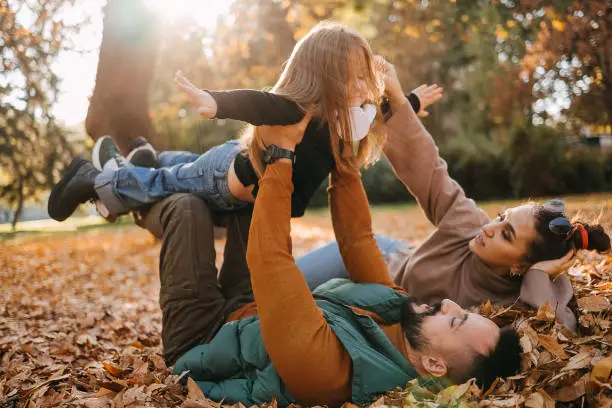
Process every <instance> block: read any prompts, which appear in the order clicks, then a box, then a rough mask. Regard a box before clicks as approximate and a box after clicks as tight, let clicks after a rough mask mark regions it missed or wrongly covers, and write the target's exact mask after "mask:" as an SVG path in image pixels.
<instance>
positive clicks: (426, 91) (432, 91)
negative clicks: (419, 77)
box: [412, 84, 444, 118]
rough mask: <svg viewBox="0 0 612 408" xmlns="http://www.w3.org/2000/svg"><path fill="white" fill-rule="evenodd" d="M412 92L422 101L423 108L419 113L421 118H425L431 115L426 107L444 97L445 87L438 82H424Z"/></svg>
mask: <svg viewBox="0 0 612 408" xmlns="http://www.w3.org/2000/svg"><path fill="white" fill-rule="evenodd" d="M412 93H413V94H415V95H416V96H418V98H419V101H421V109H420V110H419V111H418V112H417V115H418V116H419V117H420V118H424V117H427V116H429V112H428V111H426V110H425V109H427V108H428V107H429V106H431V105H433V104H434V103H436V102H438V101H439V100H440V99H442V96H443V94H444V88H442V87H439V86H438V85H437V84H433V85H426V84H423V85H421V86H419V87H418V88H416V89H414V90H413V91H412Z"/></svg>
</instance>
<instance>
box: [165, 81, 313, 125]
mask: <svg viewBox="0 0 612 408" xmlns="http://www.w3.org/2000/svg"><path fill="white" fill-rule="evenodd" d="M174 83H175V84H176V85H177V86H178V88H179V89H180V90H182V91H183V92H185V94H186V95H187V96H188V97H189V99H190V101H191V103H193V104H194V106H195V107H196V110H197V111H198V113H199V114H200V116H202V117H204V118H208V119H213V118H217V119H234V120H240V121H243V122H247V123H250V124H252V125H255V126H263V125H269V126H274V125H293V124H296V123H298V122H299V121H300V120H301V119H302V118H303V117H304V112H303V110H302V109H301V108H300V107H299V106H298V104H297V103H295V102H293V101H291V100H289V99H287V98H284V97H282V96H279V95H276V94H273V93H271V92H264V91H256V90H252V89H236V90H231V91H208V90H206V91H205V90H202V89H199V88H198V87H196V86H195V85H194V84H193V83H192V82H191V81H190V80H189V79H187V77H185V76H184V75H183V74H182V73H181V72H180V71H179V72H177V73H176V75H175V76H174Z"/></svg>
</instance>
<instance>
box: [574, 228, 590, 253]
mask: <svg viewBox="0 0 612 408" xmlns="http://www.w3.org/2000/svg"><path fill="white" fill-rule="evenodd" d="M576 229H577V230H578V232H580V238H582V248H581V249H587V248H588V247H589V233H588V232H587V230H586V228H584V225H582V224H577V225H576Z"/></svg>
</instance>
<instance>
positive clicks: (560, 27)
mask: <svg viewBox="0 0 612 408" xmlns="http://www.w3.org/2000/svg"><path fill="white" fill-rule="evenodd" d="M551 24H552V27H553V28H554V29H555V30H557V31H565V23H564V22H563V21H561V20H556V19H555V20H553V21H552V23H551Z"/></svg>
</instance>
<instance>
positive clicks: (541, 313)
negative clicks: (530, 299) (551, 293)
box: [536, 301, 555, 322]
mask: <svg viewBox="0 0 612 408" xmlns="http://www.w3.org/2000/svg"><path fill="white" fill-rule="evenodd" d="M536 319H537V320H539V321H541V322H552V321H553V320H555V312H554V311H553V309H552V307H551V306H550V303H548V301H545V302H544V304H542V306H540V307H539V308H538V313H537V314H536Z"/></svg>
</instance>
